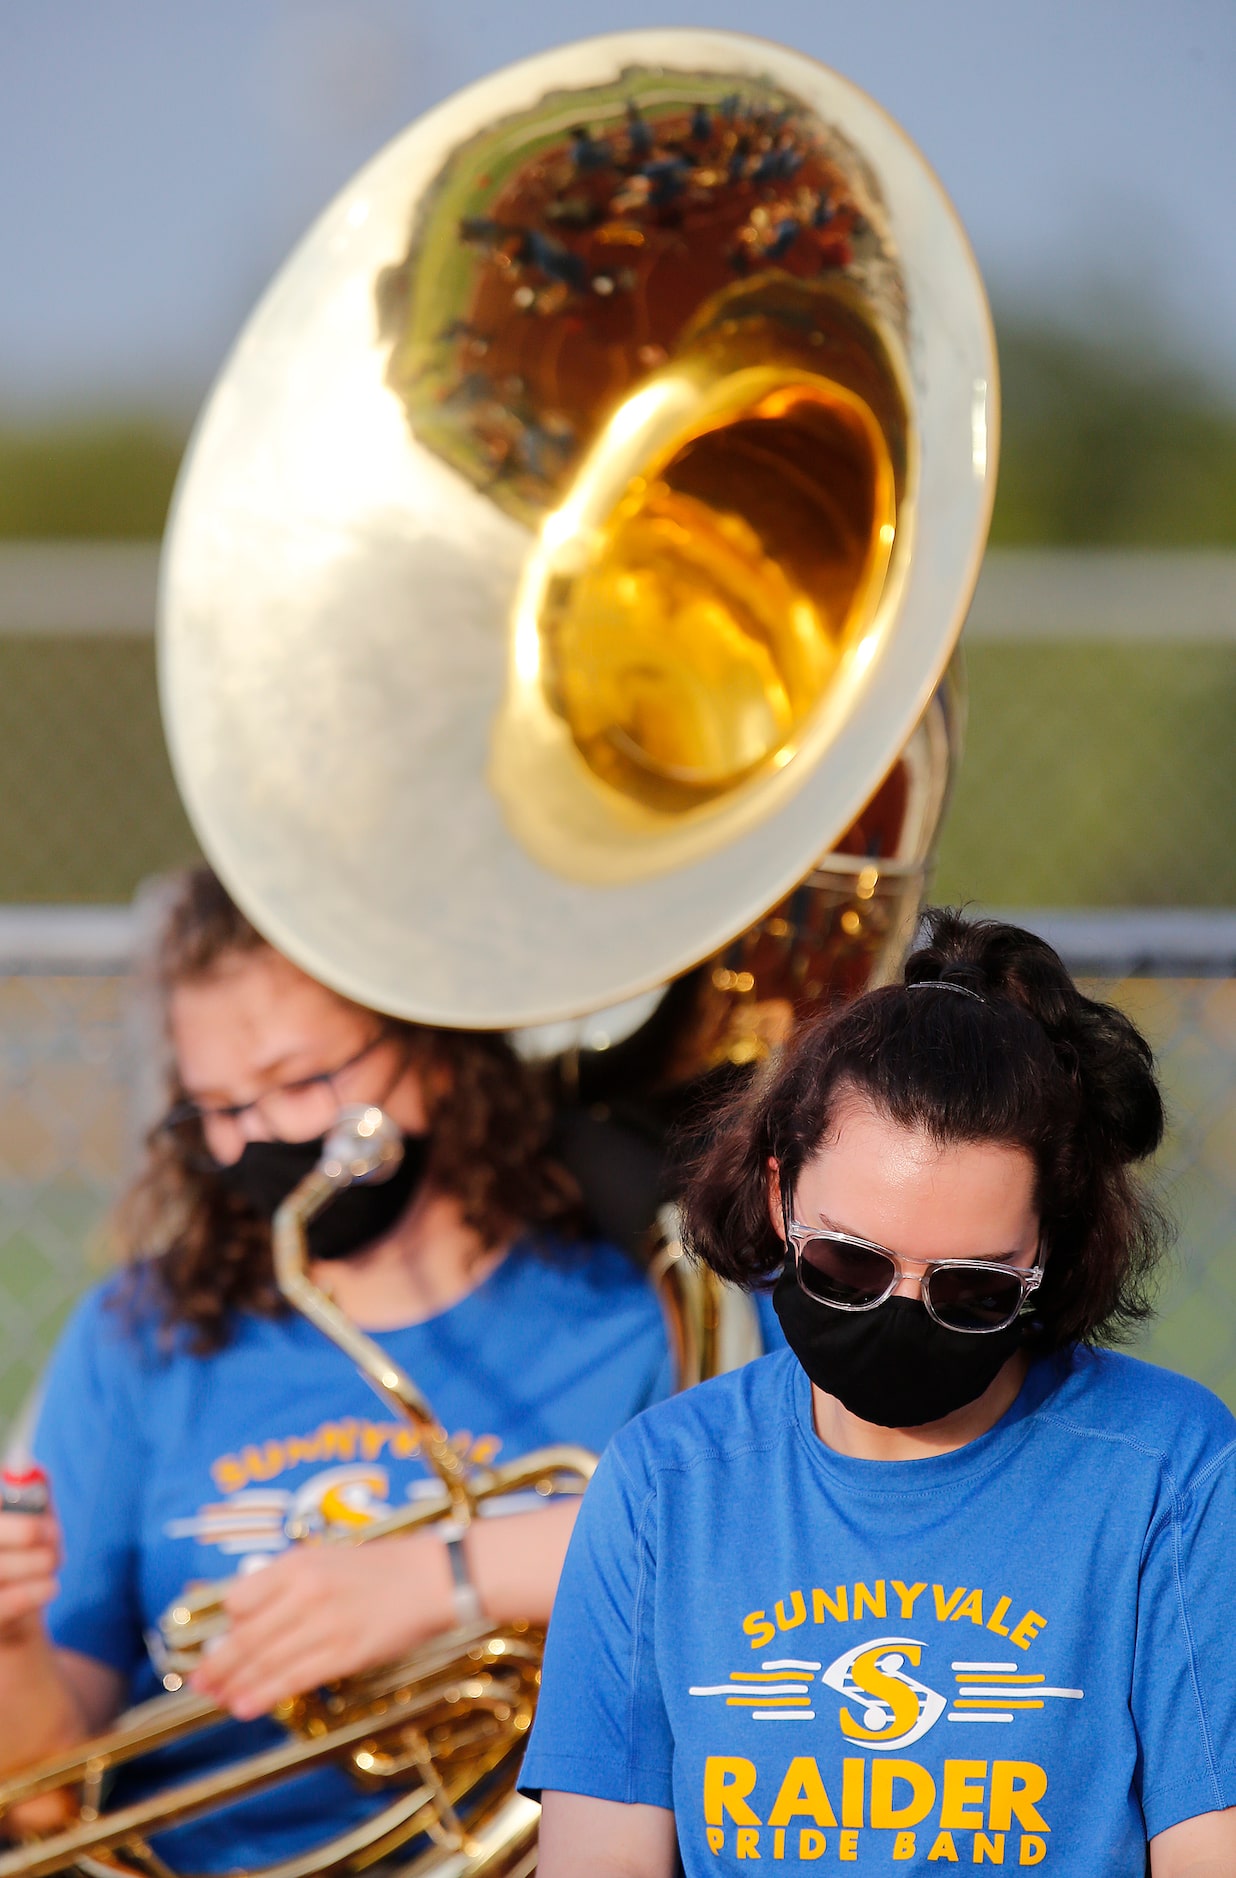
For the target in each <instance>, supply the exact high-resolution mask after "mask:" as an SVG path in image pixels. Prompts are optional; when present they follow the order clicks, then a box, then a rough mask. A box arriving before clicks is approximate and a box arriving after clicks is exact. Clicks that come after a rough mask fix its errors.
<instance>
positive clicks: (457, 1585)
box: [440, 1526, 484, 1625]
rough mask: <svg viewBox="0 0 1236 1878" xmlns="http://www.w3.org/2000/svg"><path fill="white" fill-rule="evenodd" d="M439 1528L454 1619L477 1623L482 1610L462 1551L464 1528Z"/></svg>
mask: <svg viewBox="0 0 1236 1878" xmlns="http://www.w3.org/2000/svg"><path fill="white" fill-rule="evenodd" d="M440 1530H441V1534H442V1540H443V1543H444V1544H445V1546H446V1556H447V1558H448V1559H449V1560H450V1566H451V1599H452V1602H453V1603H454V1606H455V1621H456V1623H458V1624H461V1625H466V1624H479V1623H480V1622H481V1621H482V1619H483V1617H484V1612H483V1611H482V1610H481V1600H480V1598H479V1596H478V1595H477V1589H476V1586H475V1584H474V1583H473V1582H472V1573H471V1572H470V1571H469V1569H468V1555H467V1553H466V1552H465V1551H464V1530H465V1529H464V1528H463V1527H460V1526H443V1527H442V1528H441V1529H440Z"/></svg>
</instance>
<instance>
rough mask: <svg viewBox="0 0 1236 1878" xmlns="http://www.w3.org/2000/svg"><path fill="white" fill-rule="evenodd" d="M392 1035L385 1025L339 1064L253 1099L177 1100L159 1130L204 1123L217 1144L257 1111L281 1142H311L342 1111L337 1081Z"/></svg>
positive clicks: (187, 1129)
mask: <svg viewBox="0 0 1236 1878" xmlns="http://www.w3.org/2000/svg"><path fill="white" fill-rule="evenodd" d="M390 1038H391V1032H390V1031H389V1030H380V1031H379V1032H378V1033H377V1035H376V1036H375V1037H370V1039H369V1041H368V1042H367V1043H364V1044H362V1045H361V1047H360V1049H359V1050H357V1051H355V1052H354V1053H353V1055H351V1056H350V1057H348V1058H347V1060H346V1061H345V1062H343V1063H338V1064H336V1066H335V1068H334V1069H324V1070H319V1071H318V1072H317V1073H316V1074H315V1075H313V1076H300V1077H297V1079H296V1081H295V1082H285V1083H280V1084H278V1086H277V1087H275V1088H274V1089H265V1090H263V1092H262V1094H261V1095H259V1096H254V1097H253V1099H252V1101H249V1102H230V1103H221V1104H219V1105H218V1106H217V1107H211V1106H210V1105H209V1104H207V1103H204V1102H193V1101H188V1100H186V1101H184V1102H177V1103H175V1104H174V1105H173V1107H171V1108H170V1109H169V1110H168V1112H167V1114H166V1115H165V1116H164V1117H163V1120H162V1121H161V1122H160V1123H159V1129H160V1131H163V1132H166V1133H168V1134H186V1133H192V1132H193V1131H194V1130H195V1129H199V1128H200V1130H201V1132H202V1134H203V1135H204V1136H205V1138H206V1140H207V1143H208V1144H209V1145H215V1144H216V1143H218V1142H219V1141H220V1139H221V1138H222V1139H227V1138H228V1137H232V1138H235V1137H236V1136H238V1135H240V1134H243V1132H244V1131H243V1127H242V1124H243V1121H244V1118H245V1116H246V1115H256V1116H257V1117H258V1119H259V1120H260V1121H261V1122H262V1123H263V1125H264V1126H265V1128H266V1130H267V1132H268V1134H269V1135H270V1136H271V1138H272V1139H273V1140H275V1141H311V1140H312V1139H313V1137H314V1136H315V1135H320V1134H323V1133H324V1132H325V1131H326V1129H328V1128H329V1127H330V1125H331V1123H332V1122H333V1121H334V1119H335V1116H336V1114H337V1113H338V1110H339V1098H338V1095H337V1093H336V1089H335V1084H336V1083H337V1082H338V1081H339V1080H340V1078H341V1077H344V1076H346V1075H347V1074H348V1072H349V1071H350V1070H353V1069H355V1068H356V1066H357V1064H358V1063H363V1062H364V1060H365V1058H366V1057H367V1056H371V1055H372V1054H373V1052H374V1051H375V1050H376V1049H377V1048H378V1046H379V1044H383V1043H387V1042H389V1041H390ZM388 1093H389V1092H388Z"/></svg>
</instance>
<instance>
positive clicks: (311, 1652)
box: [193, 1624, 335, 1720]
mask: <svg viewBox="0 0 1236 1878" xmlns="http://www.w3.org/2000/svg"><path fill="white" fill-rule="evenodd" d="M334 1655H335V1646H334V1645H333V1643H328V1644H326V1645H324V1644H323V1641H322V1639H321V1637H320V1636H315V1635H314V1632H313V1627H312V1625H310V1624H306V1625H304V1626H303V1627H298V1628H296V1629H294V1630H292V1631H290V1632H289V1633H287V1634H286V1635H284V1636H282V1637H280V1638H268V1639H266V1640H265V1642H264V1644H263V1646H262V1647H261V1648H260V1649H258V1650H250V1651H248V1652H247V1653H245V1654H244V1655H240V1656H236V1655H234V1654H229V1656H228V1658H226V1659H224V1660H222V1661H221V1660H220V1659H221V1658H222V1656H223V1652H222V1651H221V1650H216V1651H212V1652H211V1654H210V1656H209V1657H208V1658H207V1660H206V1661H205V1662H204V1663H203V1664H202V1665H201V1667H200V1669H198V1670H197V1671H196V1672H195V1674H194V1676H193V1687H194V1689H195V1690H197V1692H198V1693H199V1694H201V1695H206V1696H209V1697H210V1699H211V1700H212V1701H214V1702H218V1703H219V1704H220V1706H221V1707H223V1708H227V1709H230V1710H231V1712H232V1713H233V1714H234V1715H236V1716H238V1717H239V1718H240V1719H241V1720H251V1719H252V1718H253V1716H255V1715H262V1714H265V1713H266V1711H267V1710H268V1709H271V1708H273V1707H274V1705H275V1704H276V1702H282V1701H284V1700H285V1699H286V1698H287V1697H288V1696H293V1695H302V1694H303V1693H304V1691H305V1690H306V1689H313V1688H316V1687H317V1685H318V1683H319V1682H321V1681H323V1680H325V1679H326V1675H327V1673H328V1672H326V1671H321V1672H319V1664H320V1663H322V1662H333V1660H334Z"/></svg>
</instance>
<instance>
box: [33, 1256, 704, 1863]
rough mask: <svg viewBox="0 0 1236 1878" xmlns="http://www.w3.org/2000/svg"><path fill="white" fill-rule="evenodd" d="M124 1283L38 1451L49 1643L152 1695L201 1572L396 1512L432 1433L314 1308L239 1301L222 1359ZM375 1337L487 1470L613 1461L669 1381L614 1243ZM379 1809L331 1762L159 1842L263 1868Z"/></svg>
mask: <svg viewBox="0 0 1236 1878" xmlns="http://www.w3.org/2000/svg"><path fill="white" fill-rule="evenodd" d="M116 1289H117V1287H116V1282H115V1281H112V1282H111V1283H109V1284H107V1285H104V1286H102V1287H100V1288H99V1289H98V1290H96V1291H94V1292H92V1293H91V1294H90V1295H89V1296H88V1297H87V1298H86V1299H85V1300H84V1302H83V1303H82V1304H81V1305H80V1306H79V1308H78V1310H77V1312H76V1314H75V1316H74V1317H73V1319H72V1321H71V1322H70V1324H69V1326H68V1329H67V1330H66V1332H65V1335H64V1337H63V1339H62V1341H61V1343H60V1346H59V1348H58V1350H57V1352H56V1355H55V1357H54V1359H53V1362H52V1365H51V1369H50V1372H49V1376H48V1381H47V1387H46V1393H45V1396H44V1400H43V1404H42V1410H41V1414H40V1418H39V1423H38V1427H37V1431H36V1434H35V1440H34V1452H35V1455H36V1457H37V1459H38V1460H39V1461H40V1463H41V1464H42V1465H43V1466H44V1467H45V1468H46V1469H47V1471H48V1473H49V1475H50V1477H51V1482H52V1492H53V1495H54V1498H55V1505H56V1510H57V1512H58V1514H59V1517H60V1520H61V1524H62V1526H63V1530H64V1567H63V1570H62V1572H61V1574H60V1582H61V1590H60V1595H59V1596H58V1598H57V1599H56V1601H55V1603H54V1604H53V1605H52V1606H51V1608H50V1611H49V1624H50V1629H51V1634H52V1636H53V1638H54V1639H55V1641H56V1642H57V1643H58V1644H60V1645H62V1646H64V1647H67V1648H69V1649H72V1650H78V1651H81V1652H83V1653H84V1654H85V1655H87V1656H90V1657H94V1658H96V1659H97V1660H98V1661H100V1662H102V1663H107V1664H110V1665H111V1666H112V1667H113V1668H115V1669H117V1670H119V1671H120V1672H121V1674H122V1675H123V1676H124V1678H125V1682H126V1686H127V1689H128V1693H129V1698H130V1700H131V1701H133V1702H138V1701H141V1700H143V1699H145V1698H146V1697H147V1696H150V1695H153V1694H155V1693H157V1691H158V1689H159V1687H160V1684H159V1680H158V1677H157V1675H156V1672H155V1670H154V1668H153V1667H152V1664H151V1661H150V1658H149V1656H148V1654H147V1646H146V1641H145V1637H146V1633H147V1632H148V1630H149V1629H150V1628H151V1627H152V1626H153V1625H154V1624H155V1623H156V1622H157V1620H158V1618H159V1616H160V1614H161V1612H162V1611H163V1610H164V1609H165V1608H166V1607H167V1606H168V1605H169V1604H170V1603H171V1602H172V1601H173V1600H174V1599H175V1597H176V1595H177V1594H178V1593H179V1592H180V1591H181V1590H183V1588H184V1587H185V1586H186V1585H187V1584H189V1583H191V1582H192V1581H194V1580H202V1579H212V1578H219V1577H221V1576H224V1575H226V1574H228V1573H230V1572H234V1571H237V1570H241V1569H244V1568H245V1566H246V1562H247V1561H251V1560H255V1559H260V1558H263V1557H267V1556H269V1555H270V1554H272V1553H276V1552H279V1551H282V1550H283V1549H284V1547H285V1546H286V1545H287V1544H288V1543H289V1541H288V1537H287V1535H288V1530H289V1527H290V1526H291V1525H292V1524H293V1523H297V1524H304V1523H307V1524H308V1525H309V1527H310V1528H311V1529H312V1528H313V1526H314V1525H315V1524H322V1525H325V1524H327V1523H332V1522H338V1521H340V1520H343V1521H345V1522H357V1523H359V1522H364V1521H367V1520H370V1519H374V1518H380V1517H381V1516H382V1515H384V1514H385V1513H387V1512H388V1511H390V1510H391V1509H392V1508H393V1507H396V1506H399V1505H401V1504H403V1503H404V1502H405V1501H407V1500H408V1499H410V1498H414V1497H415V1496H416V1495H417V1494H418V1493H421V1492H424V1491H428V1490H432V1486H433V1483H432V1482H431V1480H430V1477H429V1475H428V1473H427V1470H426V1469H425V1467H424V1466H423V1464H422V1462H421V1461H420V1459H419V1457H418V1454H417V1442H416V1438H415V1436H414V1435H413V1434H412V1433H411V1431H410V1430H409V1429H407V1428H406V1427H405V1426H404V1425H403V1424H402V1423H400V1422H399V1421H398V1420H397V1419H396V1418H395V1417H394V1416H393V1415H392V1414H391V1412H390V1410H389V1409H387V1408H386V1407H385V1406H384V1404H383V1403H382V1401H381V1399H380V1398H379V1397H378V1396H376V1395H375V1394H374V1393H373V1391H372V1390H371V1389H370V1387H369V1385H368V1384H367V1383H366V1382H365V1381H364V1379H363V1378H362V1377H361V1376H360V1374H359V1373H358V1372H357V1370H356V1369H355V1368H354V1366H353V1365H352V1363H350V1362H349V1360H348V1358H347V1357H346V1356H344V1355H343V1354H342V1353H341V1352H340V1351H339V1350H337V1349H336V1348H335V1346H334V1345H333V1344H331V1343H329V1342H328V1341H327V1339H326V1338H325V1337H324V1336H322V1334H321V1333H320V1332H319V1331H317V1330H315V1329H314V1327H313V1326H312V1325H311V1324H309V1323H307V1322H306V1321H305V1320H304V1319H302V1318H300V1317H298V1316H293V1315H289V1316H285V1317H280V1318H277V1319H270V1318H262V1317H258V1316H254V1315H251V1314H244V1315H241V1316H240V1317H239V1318H238V1319H237V1322H236V1325H235V1333H234V1336H233V1339H232V1341H231V1342H230V1343H229V1344H228V1345H227V1347H226V1348H225V1349H223V1350H222V1351H220V1352H219V1353H218V1354H217V1355H213V1356H210V1357H206V1358H198V1357H194V1356H191V1355H189V1354H187V1353H185V1352H184V1350H183V1349H182V1350H180V1351H179V1352H177V1353H175V1354H172V1355H170V1356H169V1355H168V1354H166V1353H165V1352H162V1351H161V1350H160V1348H159V1344H158V1339H157V1335H156V1327H155V1325H154V1324H153V1323H152V1322H149V1321H145V1320H143V1319H140V1318H139V1319H138V1320H137V1321H133V1320H132V1317H131V1314H130V1315H129V1316H126V1313H125V1307H124V1305H123V1303H121V1304H120V1305H119V1306H116V1300H115V1294H116ZM378 1341H379V1343H381V1344H382V1345H383V1346H384V1347H385V1348H386V1349H387V1350H388V1351H389V1352H390V1354H391V1355H392V1356H393V1357H394V1358H395V1359H396V1361H397V1362H399V1363H400V1364H401V1365H402V1366H403V1368H404V1369H405V1370H406V1371H407V1372H408V1374H409V1375H410V1376H411V1377H412V1378H413V1380H414V1381H415V1382H416V1383H417V1384H419V1386H420V1387H421V1388H422V1389H423V1390H424V1392H425V1394H426V1395H427V1397H428V1398H429V1401H430V1403H431V1404H432V1406H433V1408H434V1410H435V1412H436V1413H437V1414H438V1416H439V1417H440V1418H441V1420H442V1422H443V1424H444V1425H445V1427H446V1429H447V1432H448V1433H449V1434H450V1435H452V1436H453V1437H454V1438H455V1439H456V1440H457V1442H458V1443H459V1444H460V1446H461V1447H463V1448H464V1449H466V1450H467V1451H468V1453H469V1454H470V1455H471V1456H472V1457H473V1458H474V1459H475V1460H476V1461H478V1462H486V1461H492V1460H494V1459H498V1460H511V1459H515V1458H517V1457H518V1456H519V1455H521V1454H524V1453H527V1452H529V1451H530V1450H531V1449H533V1448H539V1447H543V1446H545V1445H547V1444H549V1443H554V1442H563V1441H565V1442H577V1443H581V1444H582V1445H583V1446H585V1447H587V1448H591V1449H593V1450H595V1451H598V1452H599V1451H600V1449H602V1448H603V1447H604V1446H605V1443H606V1442H607V1441H608V1439H609V1437H610V1436H611V1435H612V1434H613V1433H614V1431H615V1430H616V1429H618V1428H620V1427H621V1426H622V1425H623V1423H624V1422H626V1421H628V1420H629V1419H630V1417H631V1416H632V1415H634V1414H635V1413H636V1412H637V1411H638V1410H640V1409H643V1408H645V1407H646V1406H647V1405H648V1404H649V1403H650V1402H654V1401H656V1400H658V1399H659V1398H660V1397H662V1396H664V1395H666V1394H667V1393H668V1392H669V1390H670V1388H671V1387H672V1366H671V1361H670V1357H669V1353H668V1349H667V1343H666V1337H665V1331H664V1327H663V1320H662V1316H661V1309H660V1306H659V1304H658V1302H657V1299H656V1297H655V1295H654V1293H653V1291H652V1289H651V1287H650V1286H649V1284H648V1282H647V1280H646V1278H645V1276H644V1275H643V1274H642V1273H641V1272H639V1271H638V1270H637V1269H636V1268H635V1266H634V1265H633V1264H632V1263H631V1262H630V1261H629V1260H628V1259H627V1258H626V1257H624V1255H623V1254H622V1253H620V1252H618V1251H616V1250H614V1249H613V1248H612V1247H608V1246H598V1245H592V1246H586V1247H579V1248H576V1249H572V1248H570V1247H563V1246H556V1245H555V1246H552V1247H547V1248H544V1249H543V1250H539V1249H538V1248H537V1247H536V1246H535V1245H534V1244H533V1243H532V1242H530V1241H529V1242H525V1243H523V1244H521V1245H520V1246H518V1247H516V1248H515V1250H514V1251H512V1253H511V1254H510V1255H509V1256H508V1257H507V1258H506V1259H505V1260H504V1261H503V1262H502V1263H501V1264H500V1265H499V1266H497V1268H496V1269H495V1270H494V1271H493V1272H492V1273H491V1274H490V1276H489V1277H488V1278H487V1279H486V1280H485V1282H484V1283H483V1284H481V1285H480V1286H478V1287H477V1289H476V1290H474V1291H473V1292H471V1293H470V1294H469V1295H468V1296H467V1297H465V1298H464V1299H463V1300H462V1301H461V1302H460V1303H458V1304H456V1305H455V1306H454V1307H453V1308H452V1309H450V1310H448V1311H444V1312H443V1313H442V1314H441V1315H439V1316H437V1317H434V1318H432V1319H430V1320H429V1321H428V1322H426V1323H421V1324H416V1325H413V1326H410V1327H408V1328H406V1329H400V1330H394V1331H387V1332H382V1333H379V1335H378ZM283 1738H284V1737H283V1735H282V1733H281V1731H279V1730H278V1729H277V1728H276V1727H275V1725H274V1724H273V1723H268V1722H255V1723H251V1724H246V1725H244V1726H241V1725H240V1724H235V1723H229V1724H225V1725H223V1726H221V1727H218V1728H215V1729H212V1730H210V1731H209V1732H208V1733H206V1734H203V1735H201V1736H199V1737H197V1738H196V1739H193V1740H190V1741H187V1742H185V1743H183V1744H180V1745H179V1746H177V1747H175V1748H172V1749H168V1750H165V1751H164V1752H163V1754H162V1755H160V1756H158V1757H154V1762H155V1764H154V1765H153V1767H152V1762H151V1761H148V1762H147V1763H146V1764H145V1768H144V1770H143V1772H142V1774H141V1775H138V1774H130V1775H129V1776H128V1777H127V1779H126V1780H125V1781H124V1782H122V1786H121V1792H120V1794H119V1795H118V1798H133V1797H136V1794H137V1793H138V1792H139V1791H145V1790H147V1789H148V1788H149V1787H150V1786H152V1785H156V1784H163V1783H164V1782H165V1781H167V1780H169V1779H172V1778H179V1777H183V1776H185V1775H186V1774H188V1773H189V1772H199V1771H202V1770H203V1769H204V1768H206V1767H209V1766H213V1765H216V1764H217V1763H219V1762H220V1761H223V1760H228V1759H232V1758H234V1757H235V1756H236V1755H238V1754H239V1753H241V1752H251V1751H253V1750H254V1749H256V1748H258V1747H261V1746H265V1745H268V1744H270V1743H273V1742H274V1741H277V1740H282V1739H283ZM374 1804H375V1802H374V1800H373V1798H372V1797H371V1796H368V1795H365V1794H363V1793H361V1792H359V1791H358V1789H357V1788H356V1786H355V1785H354V1784H353V1783H351V1782H349V1781H348V1780H347V1779H346V1777H345V1776H344V1775H343V1774H342V1773H339V1772H337V1771H335V1770H330V1769H328V1770H323V1771H321V1772H317V1773H313V1774H310V1775H302V1776H300V1777H299V1778H298V1779H297V1780H296V1781H295V1782H292V1783H290V1784H288V1785H286V1786H284V1787H282V1788H278V1789H273V1790H271V1791H270V1792H268V1793H266V1794H263V1795H260V1796H258V1797H256V1798H254V1799H253V1800H251V1801H246V1802H243V1803H242V1804H240V1805H239V1806H236V1807H233V1808H232V1809H230V1810H229V1811H228V1812H227V1813H226V1814H218V1815H216V1816H215V1817H214V1819H213V1820H203V1821H201V1822H199V1823H196V1824H189V1825H186V1826H183V1827H180V1828H177V1829H176V1830H175V1831H174V1832H170V1833H166V1834H164V1835H162V1836H161V1837H160V1838H159V1839H158V1840H157V1841H156V1844H157V1846H158V1848H159V1850H160V1851H161V1853H162V1854H163V1856H164V1857H165V1858H167V1859H168V1860H169V1861H170V1862H171V1863H172V1864H173V1865H175V1866H177V1867H179V1868H184V1867H186V1866H187V1867H188V1868H189V1869H190V1870H194V1869H195V1870H199V1871H202V1870H205V1871H211V1870H224V1869H226V1870H233V1869H236V1868H237V1867H249V1866H254V1865H262V1864H265V1863H267V1862H270V1861H272V1860H274V1859H277V1858H282V1857H286V1856H288V1855H290V1854H291V1853H293V1852H295V1851H297V1850H300V1849H301V1848H303V1847H305V1846H309V1845H313V1844H316V1843H318V1842H319V1841H321V1840H323V1839H324V1838H326V1837H327V1836H330V1835H332V1834H333V1833H334V1832H336V1831H343V1830H344V1829H345V1828H346V1827H347V1826H348V1825H349V1824H351V1823H352V1822H353V1821H355V1820H358V1819H360V1818H363V1817H364V1816H365V1815H366V1814H367V1813H368V1812H369V1811H371V1810H372V1809H373V1807H374Z"/></svg>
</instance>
